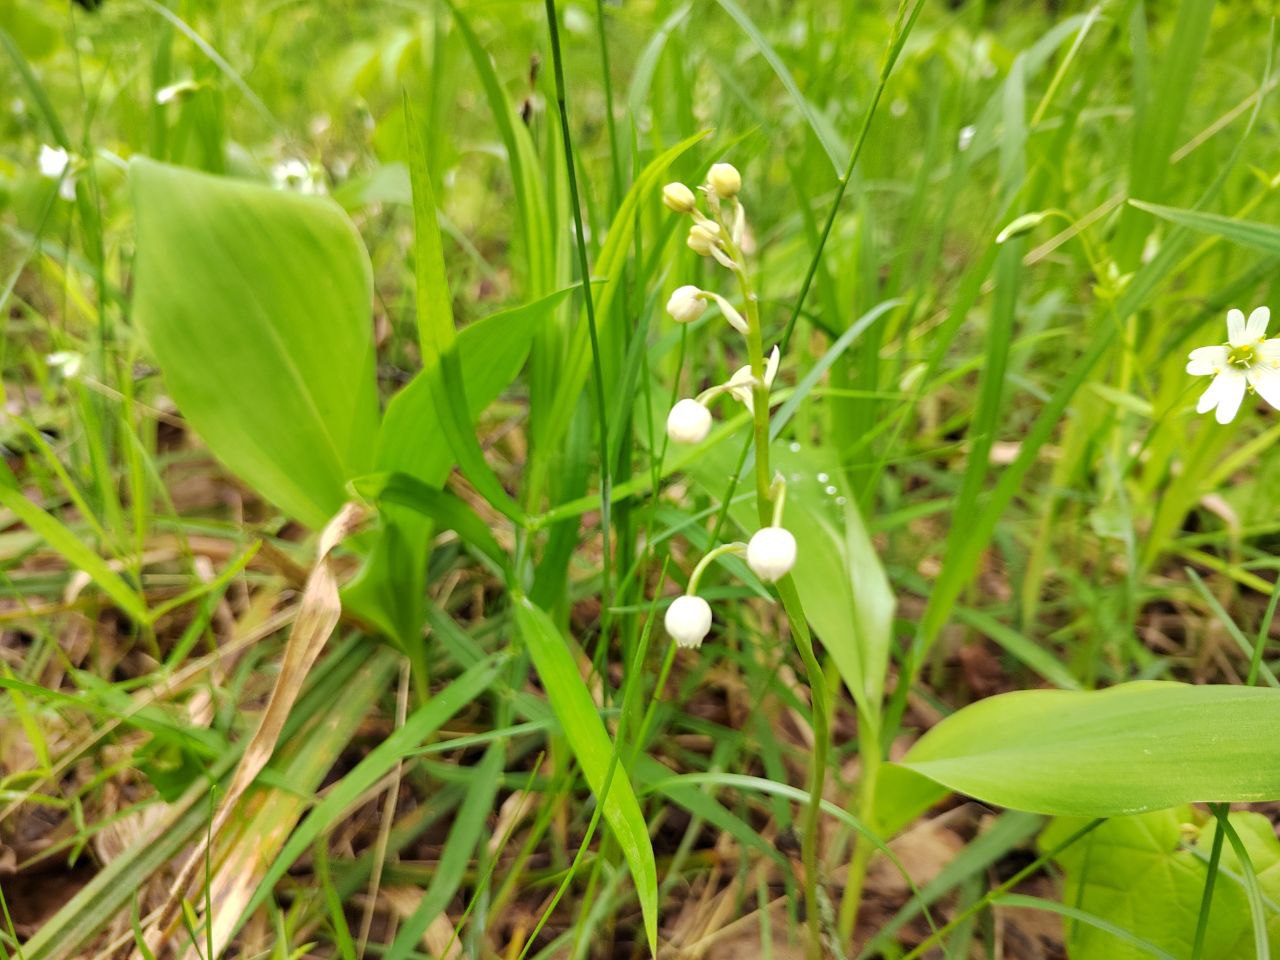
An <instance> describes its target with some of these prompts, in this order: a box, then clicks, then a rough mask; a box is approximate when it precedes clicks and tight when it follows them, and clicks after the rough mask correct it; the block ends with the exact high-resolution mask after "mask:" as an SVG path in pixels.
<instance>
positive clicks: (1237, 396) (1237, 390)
mask: <svg viewBox="0 0 1280 960" xmlns="http://www.w3.org/2000/svg"><path fill="white" fill-rule="evenodd" d="M1213 382H1214V383H1221V384H1222V386H1220V387H1219V388H1218V409H1217V410H1216V411H1214V419H1216V420H1217V421H1218V422H1219V423H1221V424H1227V423H1230V422H1231V421H1232V420H1234V419H1235V418H1236V414H1237V413H1238V412H1239V410H1240V403H1241V402H1242V401H1243V400H1244V391H1245V387H1246V386H1248V381H1247V380H1246V378H1245V376H1244V374H1242V373H1240V372H1239V371H1236V370H1231V371H1225V372H1223V373H1220V374H1218V375H1217V377H1215V378H1214V381H1213Z"/></svg>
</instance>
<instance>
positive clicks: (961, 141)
mask: <svg viewBox="0 0 1280 960" xmlns="http://www.w3.org/2000/svg"><path fill="white" fill-rule="evenodd" d="M977 132H978V129H977V128H976V127H975V126H974V125H973V124H969V125H968V126H966V127H961V128H960V132H959V133H958V134H957V135H956V149H957V150H959V151H960V152H961V153H964V152H965V151H966V150H968V149H969V148H970V147H971V146H973V135H974V134H975V133H977Z"/></svg>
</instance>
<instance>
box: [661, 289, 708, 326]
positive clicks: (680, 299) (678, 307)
mask: <svg viewBox="0 0 1280 960" xmlns="http://www.w3.org/2000/svg"><path fill="white" fill-rule="evenodd" d="M706 309H707V301H706V300H704V299H702V291H701V290H699V289H698V288H697V287H695V286H694V285H693V284H691V283H688V284H685V285H684V286H683V287H676V289H675V292H674V293H673V294H671V299H670V300H668V301H667V313H669V314H670V315H671V319H672V320H674V321H675V322H676V323H693V321H695V320H697V319H698V318H699V317H700V316H702V314H703V312H704V311H705V310H706Z"/></svg>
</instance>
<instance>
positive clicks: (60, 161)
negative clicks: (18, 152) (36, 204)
mask: <svg viewBox="0 0 1280 960" xmlns="http://www.w3.org/2000/svg"><path fill="white" fill-rule="evenodd" d="M70 163H71V155H70V154H69V153H67V151H65V150H63V149H62V148H61V147H51V146H49V145H48V144H47V143H46V144H43V145H42V146H41V147H40V156H39V158H38V159H37V160H36V165H37V166H38V167H39V168H40V176H42V177H47V178H48V179H50V180H56V179H57V178H58V177H60V176H62V172H63V171H64V170H66V169H67V166H68V165H69V164H70Z"/></svg>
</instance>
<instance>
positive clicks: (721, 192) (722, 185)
mask: <svg viewBox="0 0 1280 960" xmlns="http://www.w3.org/2000/svg"><path fill="white" fill-rule="evenodd" d="M707 186H708V187H710V188H711V189H712V190H714V191H715V192H716V196H718V197H720V198H721V199H722V200H727V199H729V198H730V197H736V196H737V195H738V191H739V190H741V189H742V174H740V173H739V172H738V168H737V167H735V166H734V165H733V164H732V163H713V164H712V165H711V169H710V170H708V171H707Z"/></svg>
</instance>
